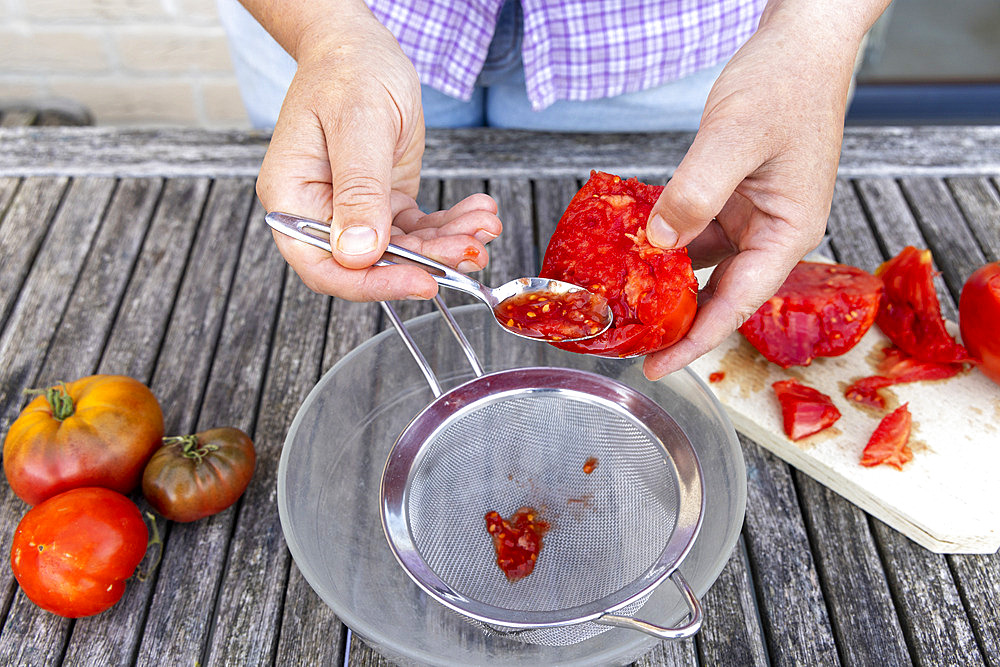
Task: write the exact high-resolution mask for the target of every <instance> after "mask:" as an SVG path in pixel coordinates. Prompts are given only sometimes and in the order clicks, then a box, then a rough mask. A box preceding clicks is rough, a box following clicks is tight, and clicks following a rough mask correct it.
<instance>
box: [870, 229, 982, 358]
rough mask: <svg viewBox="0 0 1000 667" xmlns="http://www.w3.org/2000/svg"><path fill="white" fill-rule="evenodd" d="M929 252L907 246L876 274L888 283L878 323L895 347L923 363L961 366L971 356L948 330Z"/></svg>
mask: <svg viewBox="0 0 1000 667" xmlns="http://www.w3.org/2000/svg"><path fill="white" fill-rule="evenodd" d="M932 261H933V260H932V258H931V251H930V250H917V249H916V248H914V247H913V246H906V247H905V248H903V249H902V250H901V251H900V252H899V254H898V255H896V256H895V257H893V258H892V259H890V260H888V261H887V262H884V263H883V264H882V265H881V266H880V267H878V269H876V271H875V275H877V276H879V277H881V278H882V282H883V283H885V300H884V301H883V303H882V308H881V309H880V310H879V313H878V317H877V318H876V320H875V321H876V323H877V324H878V326H879V328H880V329H881V330H882V333H884V334H885V335H886V336H888V337H889V340H891V341H892V342H893V344H894V345H896V347H898V348H900V349H902V350H903V351H904V352H906V353H907V354H909V355H910V356H911V357H915V358H917V359H920V360H921V361H933V362H937V363H961V362H965V361H969V354H968V352H967V351H966V350H965V348H964V347H962V346H961V345H959V344H958V343H957V342H956V341H955V339H954V338H953V337H952V336H951V334H949V333H948V330H947V329H946V328H945V324H944V318H942V317H941V302H940V301H938V296H937V290H936V289H935V287H934V269H933V265H932Z"/></svg>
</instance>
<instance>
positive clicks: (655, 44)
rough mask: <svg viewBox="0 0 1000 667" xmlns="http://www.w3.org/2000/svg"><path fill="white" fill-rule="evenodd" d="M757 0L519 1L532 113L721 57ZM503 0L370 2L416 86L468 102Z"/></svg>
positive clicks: (736, 41)
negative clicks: (419, 83)
mask: <svg viewBox="0 0 1000 667" xmlns="http://www.w3.org/2000/svg"><path fill="white" fill-rule="evenodd" d="M765 1H766V0H700V1H699V0H665V1H662V2H651V1H648V0H645V1H644V0H606V1H602V0H521V5H522V10H523V14H524V41H523V46H522V59H523V61H524V73H525V81H526V85H527V89H528V98H529V99H530V100H531V104H532V106H533V107H534V108H535V109H544V108H545V107H547V106H548V105H550V104H552V103H553V102H555V101H556V100H591V99H596V98H600V97H610V96H614V95H619V94H622V93H630V92H634V91H637V90H644V89H646V88H652V87H654V86H659V85H662V84H664V83H667V82H669V81H672V80H674V79H679V78H681V77H684V76H686V75H688V74H691V73H692V72H695V71H697V70H699V69H702V68H705V67H709V66H711V65H714V64H716V63H718V62H720V61H721V60H723V59H725V58H728V57H729V56H731V55H732V54H733V53H735V52H736V50H737V49H738V48H739V47H740V46H741V45H742V44H743V42H745V41H746V39H747V38H748V37H749V36H750V35H751V34H752V33H753V31H754V30H756V28H757V22H758V20H759V19H760V13H761V11H763V8H764V4H765ZM502 2H503V0H451V1H449V0H409V1H407V0H369V6H370V7H371V9H372V11H373V12H374V14H375V16H377V17H378V19H379V20H380V21H382V23H383V24H384V25H385V26H386V27H387V28H388V29H389V30H390V31H392V33H393V34H394V35H395V36H396V39H397V40H399V43H400V46H402V48H403V51H404V52H405V53H406V54H407V56H409V57H410V59H411V60H412V61H413V64H414V66H415V67H416V69H417V72H418V73H419V75H420V79H421V81H422V82H423V83H425V84H427V85H429V86H431V87H433V88H436V89H437V90H440V91H441V92H443V93H446V94H448V95H451V96H453V97H457V98H459V99H469V97H470V96H471V94H472V90H473V87H474V86H475V82H476V77H477V76H478V75H479V71H480V70H481V69H482V66H483V63H484V62H485V60H486V54H487V51H488V50H489V46H490V40H491V39H492V38H493V29H494V26H495V25H496V19H497V14H498V13H499V11H500V6H501V4H502Z"/></svg>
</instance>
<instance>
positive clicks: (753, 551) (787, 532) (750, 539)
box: [740, 437, 838, 665]
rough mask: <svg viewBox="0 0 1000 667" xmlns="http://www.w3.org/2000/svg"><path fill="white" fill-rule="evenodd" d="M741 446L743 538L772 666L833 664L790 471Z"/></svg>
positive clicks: (767, 454)
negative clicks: (744, 484) (743, 464)
mask: <svg viewBox="0 0 1000 667" xmlns="http://www.w3.org/2000/svg"><path fill="white" fill-rule="evenodd" d="M740 441H741V442H742V444H743V453H744V456H745V457H746V465H747V477H748V480H749V482H748V489H747V514H746V522H745V526H744V531H743V533H744V538H745V540H746V546H747V553H748V554H749V557H750V568H751V572H752V576H753V579H754V586H755V587H756V589H757V591H758V593H757V597H758V600H759V601H760V616H761V622H762V624H763V628H764V633H765V636H766V639H767V645H768V652H769V655H770V656H771V661H772V662H773V663H774V664H777V665H803V664H836V663H837V662H838V659H837V648H836V642H835V638H834V634H833V630H832V628H831V626H830V618H829V615H828V613H827V607H826V600H825V599H824V596H823V591H822V589H821V587H820V580H819V575H818V574H817V572H816V566H815V563H814V562H813V555H812V551H811V548H810V544H809V539H808V536H807V534H806V529H805V526H804V524H803V519H802V514H801V508H800V507H799V503H798V500H797V498H796V495H795V488H794V485H793V481H792V475H791V470H790V469H789V467H788V465H787V464H785V463H784V462H782V461H781V460H780V459H778V458H777V457H775V456H774V455H773V454H771V453H770V452H767V451H766V450H764V449H762V448H761V447H758V446H757V445H756V444H754V443H753V442H752V441H750V440H747V439H746V438H743V437H741V438H740Z"/></svg>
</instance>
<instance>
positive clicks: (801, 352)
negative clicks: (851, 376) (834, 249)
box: [739, 262, 882, 368]
mask: <svg viewBox="0 0 1000 667" xmlns="http://www.w3.org/2000/svg"><path fill="white" fill-rule="evenodd" d="M881 298H882V281H881V280H879V279H878V278H876V277H875V276H873V275H871V274H870V273H867V272H866V271H862V270H861V269H858V268H855V267H853V266H847V265H844V264H824V263H820V262H799V263H798V264H797V265H796V266H795V268H794V269H792V271H791V273H789V274H788V278H786V279H785V282H784V284H782V286H781V287H780V288H778V291H777V292H776V293H775V295H774V296H772V297H771V298H770V299H768V300H767V301H766V302H764V304H763V305H762V306H761V307H760V308H758V309H757V312H755V313H754V314H753V315H751V316H750V319H748V320H747V321H746V322H744V323H743V326H741V327H740V328H739V331H740V333H741V334H743V336H744V337H746V339H747V340H748V341H750V344H751V345H753V346H754V347H755V348H757V350H758V351H759V352H760V353H761V354H763V355H764V357H765V358H766V359H768V360H769V361H773V362H774V363H776V364H778V365H779V366H781V367H783V368H788V367H789V366H808V365H809V364H810V363H811V362H812V360H813V359H814V358H816V357H835V356H838V355H841V354H844V353H845V352H847V351H848V350H850V349H851V348H852V347H854V346H855V345H857V344H858V341H859V340H861V338H862V336H864V335H865V334H866V333H867V332H868V329H870V328H871V326H872V323H873V322H874V321H875V315H876V313H877V312H878V306H879V301H880V299H881Z"/></svg>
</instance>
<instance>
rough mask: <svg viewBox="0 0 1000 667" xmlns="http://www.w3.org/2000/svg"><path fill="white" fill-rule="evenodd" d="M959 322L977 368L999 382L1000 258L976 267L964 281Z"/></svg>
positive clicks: (963, 338) (959, 306)
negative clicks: (998, 260) (999, 260)
mask: <svg viewBox="0 0 1000 667" xmlns="http://www.w3.org/2000/svg"><path fill="white" fill-rule="evenodd" d="M958 325H959V327H960V328H961V330H962V342H964V343H965V347H966V349H968V351H969V354H970V355H971V356H972V357H973V358H974V359H975V360H976V362H977V366H978V367H979V370H981V371H982V372H983V373H984V374H985V375H986V377H988V378H989V379H991V380H993V381H994V382H996V383H997V384H1000V262H992V263H990V264H986V265H984V266H981V267H979V268H978V269H976V270H975V271H974V272H973V273H972V275H971V276H969V278H968V280H966V281H965V285H963V286H962V296H961V298H960V299H959V301H958Z"/></svg>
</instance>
